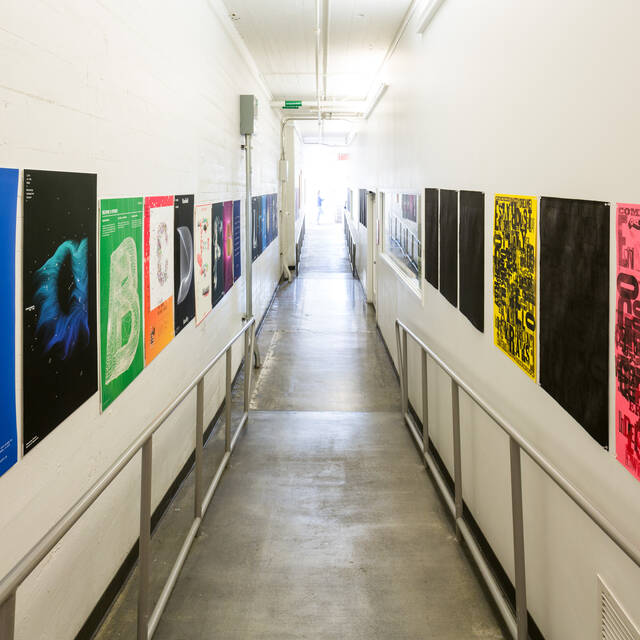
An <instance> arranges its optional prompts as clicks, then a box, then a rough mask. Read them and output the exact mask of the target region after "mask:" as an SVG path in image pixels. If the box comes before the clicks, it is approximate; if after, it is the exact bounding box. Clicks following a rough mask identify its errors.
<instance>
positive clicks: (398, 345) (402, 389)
mask: <svg viewBox="0 0 640 640" xmlns="http://www.w3.org/2000/svg"><path fill="white" fill-rule="evenodd" d="M401 331H402V329H401V328H400V325H399V324H398V323H397V322H396V350H397V356H398V378H399V379H400V398H401V408H402V418H403V420H404V417H405V415H406V413H407V404H406V403H405V399H404V398H405V383H404V374H403V372H404V365H403V360H404V358H403V355H402V340H401V338H400V332H401ZM402 333H403V334H404V336H405V340H406V332H402Z"/></svg>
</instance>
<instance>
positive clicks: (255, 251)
mask: <svg viewBox="0 0 640 640" xmlns="http://www.w3.org/2000/svg"><path fill="white" fill-rule="evenodd" d="M259 208H260V198H259V197H258V196H253V198H251V247H252V256H251V260H252V261H253V262H255V260H256V258H257V257H258V256H259V255H260V244H259V240H258V239H259V238H260V232H259V229H258V220H259V216H258V209H259Z"/></svg>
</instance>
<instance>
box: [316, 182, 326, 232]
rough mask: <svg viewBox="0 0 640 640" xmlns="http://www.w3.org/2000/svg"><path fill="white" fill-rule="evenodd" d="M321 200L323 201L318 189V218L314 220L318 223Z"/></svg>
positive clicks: (320, 212)
mask: <svg viewBox="0 0 640 640" xmlns="http://www.w3.org/2000/svg"><path fill="white" fill-rule="evenodd" d="M323 202H324V198H323V197H322V196H321V195H320V190H318V218H317V220H316V224H320V216H321V215H322V203H323Z"/></svg>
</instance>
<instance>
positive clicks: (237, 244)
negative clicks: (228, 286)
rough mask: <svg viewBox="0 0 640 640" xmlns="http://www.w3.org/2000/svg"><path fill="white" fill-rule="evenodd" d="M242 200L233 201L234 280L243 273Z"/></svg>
mask: <svg viewBox="0 0 640 640" xmlns="http://www.w3.org/2000/svg"><path fill="white" fill-rule="evenodd" d="M240 211H241V206H240V200H234V201H233V281H234V282H235V281H236V280H237V279H238V278H239V277H240V276H241V275H242V245H241V242H242V232H241V225H240Z"/></svg>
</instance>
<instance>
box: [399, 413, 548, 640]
mask: <svg viewBox="0 0 640 640" xmlns="http://www.w3.org/2000/svg"><path fill="white" fill-rule="evenodd" d="M408 410H409V414H410V415H411V417H412V418H413V420H414V422H415V424H416V426H417V427H418V430H419V432H420V433H421V434H422V421H421V420H420V418H419V417H418V414H417V413H416V411H415V409H414V408H413V406H412V404H411V402H409V406H408ZM429 452H430V453H431V455H432V456H433V459H434V461H435V463H436V467H438V471H440V474H441V475H442V477H443V479H444V482H445V484H446V485H447V489H448V490H449V494H450V495H451V496H452V497H453V495H454V491H455V490H454V484H453V478H452V477H451V474H450V473H449V470H448V469H447V467H446V465H445V464H444V461H443V460H442V457H441V456H440V453H439V452H438V450H437V449H436V447H435V446H434V444H433V440H431V439H430V440H429ZM462 507H463V517H464V521H465V522H466V523H467V526H468V527H469V529H470V530H471V533H472V534H473V537H474V538H475V540H476V542H477V543H478V546H479V547H480V551H482V555H483V556H484V558H485V560H486V561H487V564H488V565H489V567H490V569H491V572H492V573H493V575H494V577H495V578H496V580H497V581H498V584H499V586H500V589H501V591H502V593H504V595H505V596H506V597H507V600H508V601H509V603H510V604H511V607H512V609H513V610H514V611H515V607H516V590H515V588H514V586H513V583H512V582H511V580H510V578H509V576H508V575H507V572H506V571H505V570H504V567H503V566H502V563H501V562H500V560H498V557H497V556H496V554H495V553H494V552H493V549H492V548H491V545H490V544H489V541H488V540H487V538H486V537H485V535H484V533H482V529H481V528H480V525H479V524H478V523H477V522H476V520H475V518H474V517H473V515H472V513H471V511H470V510H469V508H468V507H467V505H466V503H465V502H463V503H462ZM446 512H447V514H449V513H450V511H449V509H448V508H447V509H446ZM471 564H472V565H473V567H474V569H476V565H475V562H473V561H472V563H471ZM476 571H477V569H476ZM477 573H478V575H479V574H480V572H479V571H477ZM479 578H480V582H481V583H482V586H483V588H484V589H485V591H486V593H487V598H488V599H489V601H490V602H491V605H492V606H493V608H494V610H495V611H496V614H497V616H498V618H499V619H500V620H502V615H501V614H500V612H499V611H498V610H497V607H496V606H495V604H494V601H493V597H492V596H491V594H489V593H488V590H487V589H486V586H485V583H484V578H482V576H480V575H479ZM528 618H529V638H531V640H545V637H544V636H543V635H542V632H541V631H540V629H539V628H538V625H537V624H536V622H535V620H534V619H533V618H532V617H531V614H528Z"/></svg>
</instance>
